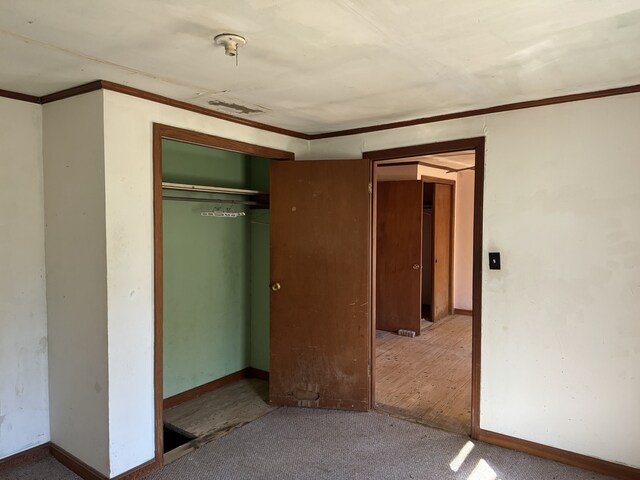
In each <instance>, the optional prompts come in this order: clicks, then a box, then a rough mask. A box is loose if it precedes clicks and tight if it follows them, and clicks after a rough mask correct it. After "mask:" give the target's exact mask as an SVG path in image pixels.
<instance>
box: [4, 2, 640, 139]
mask: <svg viewBox="0 0 640 480" xmlns="http://www.w3.org/2000/svg"><path fill="white" fill-rule="evenodd" d="M228 31H231V32H234V33H239V34H241V35H244V36H246V37H247V39H248V42H249V43H248V45H247V46H246V47H244V48H242V49H241V50H240V57H239V61H240V65H239V67H237V68H236V66H235V62H234V60H233V59H232V58H231V57H226V56H225V55H224V54H223V49H222V48H220V47H214V46H213V44H212V41H211V40H212V37H213V36H214V35H215V34H218V33H222V32H228ZM0 67H1V68H0V88H2V89H5V90H12V91H17V92H21V93H26V94H31V95H37V96H41V95H44V94H49V93H52V92H55V91H59V90H62V89H65V88H69V87H72V86H76V85H79V84H83V83H87V82H89V81H93V80H96V79H103V80H110V81H113V82H117V83H122V84H125V85H130V86H133V87H136V88H140V89H143V90H147V91H150V92H154V93H158V94H161V95H166V96H168V97H171V98H174V99H177V100H184V101H187V102H191V103H194V104H197V105H201V106H206V107H209V106H210V105H209V102H214V103H218V104H220V102H224V103H226V104H236V105H238V106H239V107H224V106H220V105H217V106H214V109H217V110H220V111H223V112H225V113H231V114H234V115H237V116H239V117H243V118H249V119H252V120H255V121H259V122H262V123H267V124H271V125H275V126H278V127H283V128H288V129H292V130H297V131H301V132H305V133H322V132H327V131H334V130H340V129H344V128H352V127H360V126H366V125H373V124H377V123H383V122H390V121H397V120H405V119H411V118H418V117H424V116H431V115H438V114H442V113H450V112H456V111H461V110H468V109H474V108H482V107H487V106H493V105H499V104H504V103H511V102H517V101H523V100H532V99H538V98H544V97H549V96H556V95H562V94H568V93H577V92H585V91H592V90H599V89H604V88H611V87H618V86H626V85H632V84H638V83H640V1H639V0H606V1H605V0H519V1H514V0H479V1H472V0H430V1H426V0H404V1H397V0H323V1H322V2H319V1H317V0H271V1H267V0H263V1H260V0H234V1H230V2H222V1H212V0H189V1H183V0H108V1H107V0H102V1H97V0H57V1H51V0H1V1H0ZM243 112H244V113H243ZM247 112H248V113H247Z"/></svg>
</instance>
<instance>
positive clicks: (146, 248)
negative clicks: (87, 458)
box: [104, 91, 309, 476]
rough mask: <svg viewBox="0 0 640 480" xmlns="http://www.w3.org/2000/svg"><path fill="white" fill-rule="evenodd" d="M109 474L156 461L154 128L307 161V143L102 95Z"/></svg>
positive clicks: (108, 93) (112, 94) (115, 95)
mask: <svg viewBox="0 0 640 480" xmlns="http://www.w3.org/2000/svg"><path fill="white" fill-rule="evenodd" d="M104 120H105V130H104V135H105V153H106V156H105V194H106V241H107V243H106V249H107V272H108V292H109V293H108V308H109V319H108V327H109V410H110V428H109V448H110V458H111V475H112V476H115V475H118V474H120V473H122V472H124V471H126V470H129V469H131V468H133V467H135V466H137V465H139V464H141V463H143V462H146V461H148V460H150V459H151V458H153V455H154V423H153V422H154V412H153V205H152V199H153V193H152V179H153V175H152V154H153V152H152V140H153V136H152V129H153V123H154V122H157V123H163V124H168V125H172V126H175V127H180V128H186V129H190V130H195V131H198V132H202V133H208V134H212V135H217V136H221V137H226V138H232V139H236V140H241V141H243V142H248V143H253V144H257V145H262V146H267V147H272V148H277V149H282V150H288V151H293V152H295V153H296V156H297V157H298V156H306V155H308V145H309V142H307V141H306V140H300V139H296V138H291V137H286V136H284V135H279V134H275V133H271V132H266V131H264V130H256V129H253V128H250V127H246V126H242V125H238V124H235V123H230V122H226V121H223V120H219V119H215V118H212V117H208V116H204V115H199V114H197V113H193V112H188V111H185V110H180V109H176V108H173V107H169V106H166V105H161V104H158V103H154V102H149V101H146V100H142V99H139V98H135V97H130V96H127V95H123V94H120V93H116V92H111V91H105V92H104Z"/></svg>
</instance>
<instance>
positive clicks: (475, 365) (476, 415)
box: [468, 137, 485, 438]
mask: <svg viewBox="0 0 640 480" xmlns="http://www.w3.org/2000/svg"><path fill="white" fill-rule="evenodd" d="M468 142H469V145H473V148H474V150H475V167H476V169H475V178H474V187H473V283H472V284H473V286H472V288H473V294H472V305H473V315H472V325H471V331H472V333H471V342H472V347H471V438H478V435H479V432H480V364H481V355H480V349H481V346H482V227H483V216H484V213H483V212H484V210H483V208H484V203H483V202H484V149H485V138H484V137H479V138H472V139H469V141H468Z"/></svg>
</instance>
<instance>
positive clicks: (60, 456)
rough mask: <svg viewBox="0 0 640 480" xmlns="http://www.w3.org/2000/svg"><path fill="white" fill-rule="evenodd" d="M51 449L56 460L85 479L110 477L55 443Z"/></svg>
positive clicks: (101, 479)
mask: <svg viewBox="0 0 640 480" xmlns="http://www.w3.org/2000/svg"><path fill="white" fill-rule="evenodd" d="M50 450H51V455H53V457H54V458H55V459H56V460H58V461H59V462H60V463H61V464H63V465H64V466H65V467H67V468H68V469H69V470H71V471H72V472H73V473H75V474H76V475H78V476H79V477H81V478H83V479H84V480H107V479H108V478H109V477H107V476H106V475H104V474H102V473H100V472H99V471H97V470H96V469H95V468H93V467H90V466H89V465H87V464H86V463H84V462H83V461H82V460H80V459H79V458H77V457H75V456H74V455H71V454H70V453H69V452H67V451H66V450H64V449H63V448H60V447H59V446H57V445H55V444H53V443H52V444H51V449H50Z"/></svg>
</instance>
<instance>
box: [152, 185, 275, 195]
mask: <svg viewBox="0 0 640 480" xmlns="http://www.w3.org/2000/svg"><path fill="white" fill-rule="evenodd" d="M162 188H163V189H166V190H183V191H189V192H207V193H227V194H230V195H259V194H260V193H263V192H260V191H259V190H246V189H244V188H227V187H211V186H208V185H191V184H189V183H171V182H162Z"/></svg>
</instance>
